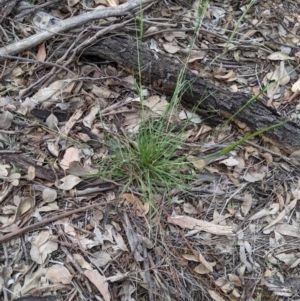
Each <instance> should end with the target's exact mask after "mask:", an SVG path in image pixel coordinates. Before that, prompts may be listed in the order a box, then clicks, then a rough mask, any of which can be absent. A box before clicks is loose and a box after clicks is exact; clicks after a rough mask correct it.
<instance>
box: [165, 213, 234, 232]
mask: <svg viewBox="0 0 300 301" xmlns="http://www.w3.org/2000/svg"><path fill="white" fill-rule="evenodd" d="M168 223H171V224H175V225H178V226H180V227H182V228H186V229H193V230H198V231H204V232H208V233H211V234H216V235H228V236H233V235H235V234H234V232H233V228H232V227H231V226H220V225H215V224H213V223H211V222H207V221H204V220H199V219H196V218H192V217H189V216H185V215H174V216H173V215H172V216H169V217H168Z"/></svg>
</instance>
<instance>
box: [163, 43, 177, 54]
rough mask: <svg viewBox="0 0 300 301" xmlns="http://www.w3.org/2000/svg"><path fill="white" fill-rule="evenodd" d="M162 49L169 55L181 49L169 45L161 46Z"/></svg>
mask: <svg viewBox="0 0 300 301" xmlns="http://www.w3.org/2000/svg"><path fill="white" fill-rule="evenodd" d="M163 47H164V49H165V50H166V51H167V52H169V53H171V54H174V53H176V52H178V51H180V49H181V48H180V47H178V46H175V45H173V44H171V43H165V44H163Z"/></svg>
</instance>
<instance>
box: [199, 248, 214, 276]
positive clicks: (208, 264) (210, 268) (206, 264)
mask: <svg viewBox="0 0 300 301" xmlns="http://www.w3.org/2000/svg"><path fill="white" fill-rule="evenodd" d="M198 256H199V262H200V263H201V264H202V265H203V266H204V267H205V269H207V270H208V271H209V272H210V273H212V272H213V267H214V266H215V265H216V262H208V261H207V260H206V259H205V257H204V256H203V255H202V253H201V252H200V251H198Z"/></svg>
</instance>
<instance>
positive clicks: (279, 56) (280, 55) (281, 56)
mask: <svg viewBox="0 0 300 301" xmlns="http://www.w3.org/2000/svg"><path fill="white" fill-rule="evenodd" d="M268 59H269V60H271V61H284V60H294V59H295V58H294V57H290V56H288V55H287V54H286V53H284V52H281V51H278V52H273V53H271V54H270V55H269V56H268Z"/></svg>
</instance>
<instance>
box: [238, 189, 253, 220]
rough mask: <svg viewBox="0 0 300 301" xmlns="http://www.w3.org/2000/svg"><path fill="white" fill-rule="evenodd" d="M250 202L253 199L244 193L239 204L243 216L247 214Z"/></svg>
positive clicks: (250, 205)
mask: <svg viewBox="0 0 300 301" xmlns="http://www.w3.org/2000/svg"><path fill="white" fill-rule="evenodd" d="M252 203H253V200H252V196H251V194H249V193H245V196H244V201H243V203H242V206H241V210H242V212H243V214H244V216H246V215H247V214H248V212H249V211H250V209H251V207H252Z"/></svg>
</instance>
